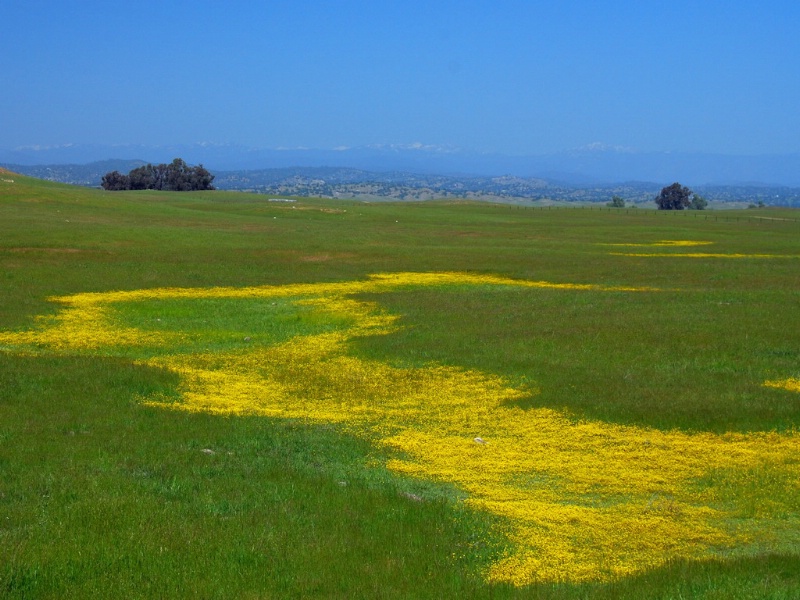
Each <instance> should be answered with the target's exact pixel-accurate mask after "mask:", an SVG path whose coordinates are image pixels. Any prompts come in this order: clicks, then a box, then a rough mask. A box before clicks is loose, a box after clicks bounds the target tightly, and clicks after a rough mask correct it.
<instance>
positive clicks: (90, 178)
mask: <svg viewBox="0 0 800 600" xmlns="http://www.w3.org/2000/svg"><path fill="white" fill-rule="evenodd" d="M144 164H147V163H146V162H144V161H141V160H103V161H97V162H91V163H88V164H85V165H78V164H63V165H59V164H49V165H33V166H31V165H19V164H12V163H6V164H4V165H3V166H4V167H5V168H7V169H8V170H9V171H14V172H15V173H20V174H21V175H29V176H31V177H36V178H38V179H46V180H49V181H59V182H61V183H72V184H74V185H85V186H90V187H94V186H99V185H100V180H101V179H102V178H103V175H105V174H106V173H108V172H110V171H119V172H120V173H128V172H129V171H131V170H132V169H135V168H136V167H140V166H142V165H144Z"/></svg>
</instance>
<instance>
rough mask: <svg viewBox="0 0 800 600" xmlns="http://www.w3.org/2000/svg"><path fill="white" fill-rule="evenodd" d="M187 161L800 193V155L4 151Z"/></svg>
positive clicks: (605, 149) (430, 149)
mask: <svg viewBox="0 0 800 600" xmlns="http://www.w3.org/2000/svg"><path fill="white" fill-rule="evenodd" d="M176 157H180V158H183V159H184V160H185V161H186V162H188V163H189V164H195V165H196V164H203V165H204V166H205V167H206V168H208V169H209V170H210V171H211V172H220V171H243V170H263V169H275V168H291V167H340V168H349V169H357V170H363V171H370V172H398V171H400V172H406V173H421V174H441V175H456V176H480V177H496V176H505V175H511V176H515V177H522V178H538V179H544V180H547V181H550V182H555V183H558V184H562V185H568V186H575V185H581V186H586V185H593V184H594V185H596V184H613V183H618V182H624V181H643V182H653V183H655V184H661V185H662V186H663V185H667V184H670V183H673V182H675V181H679V182H681V183H683V184H684V185H688V186H689V187H697V186H709V185H737V186H741V185H747V186H753V185H757V186H759V187H764V186H789V187H798V186H800V154H781V155H754V156H733V155H721V154H702V153H694V154H692V153H681V152H636V151H632V150H628V149H624V148H618V147H609V146H605V145H602V144H592V145H590V146H586V147H584V148H579V149H575V150H570V151H564V152H557V153H551V154H541V155H532V156H508V155H501V154H486V153H477V152H468V151H463V150H459V149H457V148H449V147H442V146H431V145H423V144H409V145H375V146H361V147H355V148H336V149H305V148H293V149H263V148H262V149H256V148H247V147H244V146H239V145H232V144H187V145H174V146H141V145H122V146H91V145H76V144H68V145H63V146H52V147H37V146H33V147H25V148H16V149H13V150H2V149H0V164H10V165H24V166H34V165H63V164H74V165H81V164H87V163H92V162H97V161H106V160H108V159H111V158H136V159H141V160H142V161H147V162H151V163H166V162H170V161H172V159H173V158H176Z"/></svg>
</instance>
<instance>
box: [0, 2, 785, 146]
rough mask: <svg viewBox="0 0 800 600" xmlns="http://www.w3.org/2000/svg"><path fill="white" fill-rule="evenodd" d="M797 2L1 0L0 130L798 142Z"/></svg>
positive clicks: (289, 137) (457, 141)
mask: <svg viewBox="0 0 800 600" xmlns="http://www.w3.org/2000/svg"><path fill="white" fill-rule="evenodd" d="M799 29H800V3H798V2H796V1H785V2H784V1H770V0H766V1H764V2H761V3H755V2H739V1H736V0H730V1H727V2H716V1H713V0H712V1H696V2H691V1H686V0H674V1H670V2H661V1H637V2H627V1H620V2H613V1H609V2H589V1H586V2H575V1H564V2H551V1H548V2H539V1H535V0H531V1H527V2H517V1H507V0H493V1H486V2H473V1H469V0H462V1H459V2H450V1H437V0H425V1H417V0H404V1H393V0H388V1H378V0H373V1H360V0H340V1H323V0H320V1H303V0H296V1H283V0H280V1H270V0H266V1H249V0H242V1H236V0H229V1H228V2H226V3H223V2H216V1H215V2H211V1H204V0H193V1H191V2H189V1H185V2H184V1H169V0H162V1H159V2H156V1H149V0H145V1H140V2H135V1H130V2H113V1H107V2H100V1H94V0H83V1H74V0H58V1H43V0H24V1H20V0H0V65H1V69H0V72H1V73H2V78H3V84H2V85H0V148H14V147H17V146H27V145H43V146H48V145H60V144H67V143H77V144H147V145H164V144H188V143H194V142H204V141H205V142H213V143H232V144H242V145H246V146H252V147H259V148H276V147H310V148H333V147H337V146H360V145H367V144H411V143H414V142H421V143H424V144H434V145H445V146H453V147H459V148H464V149H469V150H475V151H481V152H499V153H504V154H517V155H522V154H539V153H546V152H552V151H559V150H565V149H570V148H576V147H581V146H585V145H587V144H592V143H595V142H602V143H605V144H608V145H611V146H622V147H626V148H632V149H636V150H642V151H690V152H716V153H725V154H770V153H788V152H800V110H798V107H800V35H798V30H799Z"/></svg>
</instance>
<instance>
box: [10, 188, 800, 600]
mask: <svg viewBox="0 0 800 600" xmlns="http://www.w3.org/2000/svg"><path fill="white" fill-rule="evenodd" d="M376 274H401V275H395V279H391V278H385V279H380V278H378V279H376V278H374V277H373V276H374V275H376ZM402 274H405V275H402ZM443 274H451V275H448V276H447V277H449V279H448V278H446V277H445V276H444V275H443ZM0 281H1V282H2V287H0V289H1V290H2V295H1V296H0V597H8V598H71V597H74V598H85V597H114V598H118V597H131V598H137V597H142V598H145V597H147V598H151V597H152V598H164V597H190V598H195V597H196V598H301V597H334V598H338V597H341V598H456V597H469V598H529V597H530V598H553V599H555V598H565V599H566V598H662V599H667V598H676V599H677V598H709V599H710V598H754V599H755V598H796V597H798V594H800V436H798V432H797V424H798V422H800V382H799V381H798V380H800V335H799V334H798V332H800V214H798V213H797V212H796V211H792V210H776V209H759V210H747V211H724V212H722V213H718V212H715V211H706V212H704V213H703V212H675V213H673V212H657V211H647V210H641V209H638V210H609V209H605V210H598V209H594V210H590V209H585V208H584V209H549V210H548V209H541V208H538V209H534V208H527V209H523V208H518V207H509V206H504V205H490V204H478V203H467V202H426V203H414V204H392V203H376V204H364V203H356V202H344V201H326V200H311V199H298V200H297V201H296V202H291V203H289V202H269V201H267V200H266V199H265V198H264V197H262V196H256V195H248V194H240V193H227V192H202V193H181V194H177V193H156V192H115V193H110V192H103V191H99V190H89V189H82V188H76V187H70V186H64V185H59V184H53V183H48V182H43V181H38V180H33V179H29V178H25V177H21V176H18V175H16V174H9V173H0ZM248 290H249V291H248ZM118 292H131V294H128V295H124V294H119V293H118ZM87 293H93V294H94V295H91V296H87V295H86V294H87ZM55 299H60V300H55ZM475 438H477V439H478V441H475Z"/></svg>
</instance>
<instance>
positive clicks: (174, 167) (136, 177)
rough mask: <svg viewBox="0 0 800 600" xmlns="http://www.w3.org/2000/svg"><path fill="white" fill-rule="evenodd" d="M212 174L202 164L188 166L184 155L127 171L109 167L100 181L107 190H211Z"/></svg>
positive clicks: (212, 187)
mask: <svg viewBox="0 0 800 600" xmlns="http://www.w3.org/2000/svg"><path fill="white" fill-rule="evenodd" d="M212 181H214V176H213V175H212V174H211V173H209V172H208V171H207V170H206V169H204V168H203V165H199V166H197V167H190V166H189V165H187V164H186V163H185V162H184V161H183V159H181V158H176V159H175V160H173V161H172V162H171V163H170V164H168V165H166V164H160V165H151V164H147V165H144V166H141V167H137V168H136V169H133V170H132V171H131V172H130V173H128V174H127V175H123V174H122V173H120V172H119V171H111V172H110V173H106V174H105V175H103V180H102V182H101V184H100V185H102V186H103V189H105V190H110V191H119V190H165V191H171V192H191V191H195V190H213V189H214V186H213V185H211V182H212Z"/></svg>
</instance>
